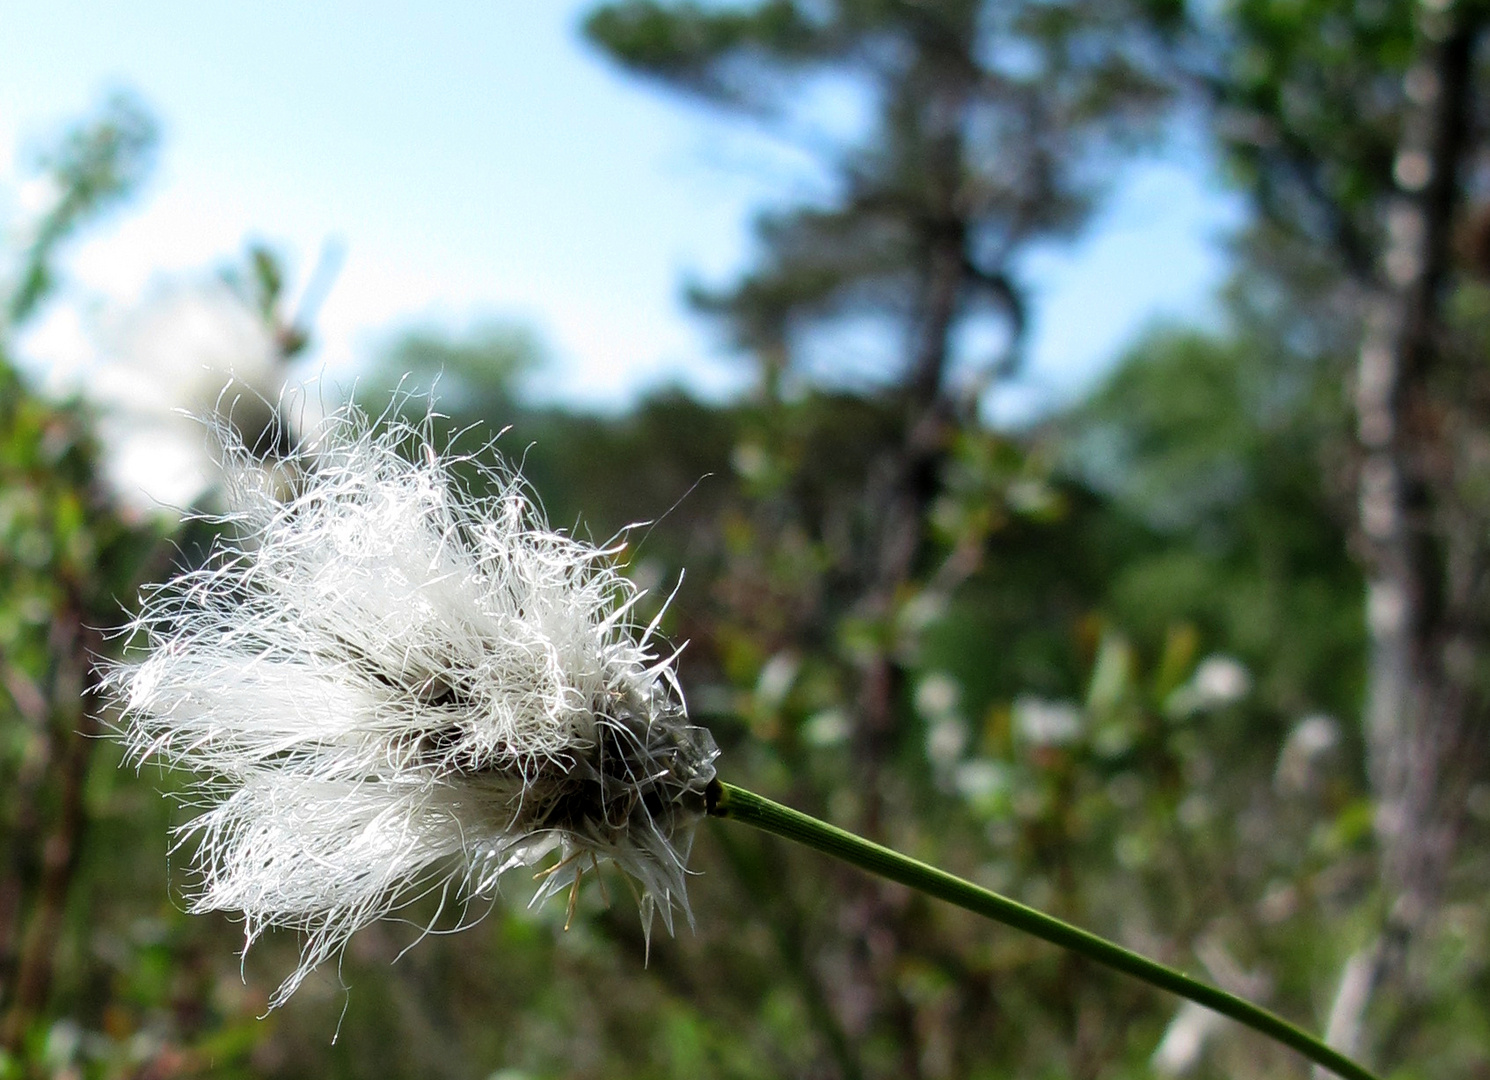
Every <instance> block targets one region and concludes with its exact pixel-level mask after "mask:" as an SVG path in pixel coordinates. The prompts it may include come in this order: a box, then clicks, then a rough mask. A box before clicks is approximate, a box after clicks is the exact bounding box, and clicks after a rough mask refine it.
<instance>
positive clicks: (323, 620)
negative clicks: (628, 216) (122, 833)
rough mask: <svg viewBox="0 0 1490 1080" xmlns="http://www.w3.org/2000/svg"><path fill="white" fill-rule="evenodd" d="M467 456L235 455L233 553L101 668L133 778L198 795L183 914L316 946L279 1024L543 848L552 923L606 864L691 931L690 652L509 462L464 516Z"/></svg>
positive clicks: (177, 583) (184, 835) (185, 833)
mask: <svg viewBox="0 0 1490 1080" xmlns="http://www.w3.org/2000/svg"><path fill="white" fill-rule="evenodd" d="M455 460H457V459H454V458H448V457H444V456H442V455H441V454H439V453H437V452H436V450H435V449H434V447H433V446H432V444H431V442H430V434H429V426H428V425H427V424H426V425H424V426H423V427H414V426H410V425H408V424H404V423H402V422H399V421H396V420H392V419H389V418H385V420H384V422H383V423H381V424H379V425H373V424H371V423H370V422H369V421H368V419H367V418H366V417H365V416H364V415H363V414H362V413H360V412H358V411H357V410H355V409H352V408H348V409H343V410H341V411H339V412H337V413H334V414H333V415H331V416H330V417H329V418H328V419H327V420H326V421H325V422H324V423H323V424H322V425H321V426H320V427H319V429H318V430H317V432H316V433H314V434H313V436H312V437H311V438H310V439H309V440H307V442H306V443H305V444H304V445H303V448H302V449H300V450H298V451H296V452H295V453H294V454H292V455H290V456H289V457H288V458H285V459H280V460H278V461H274V462H270V461H265V460H260V459H256V458H255V457H254V456H253V455H252V454H250V453H249V452H248V451H246V450H245V449H244V448H243V447H242V445H240V444H235V443H232V442H231V440H230V442H229V449H228V454H227V460H226V465H227V466H228V468H227V470H226V471H227V475H228V481H227V485H226V495H227V500H228V504H229V507H230V509H229V511H228V512H227V513H226V514H224V515H222V518H221V524H222V525H223V526H224V529H223V534H222V535H223V538H222V539H221V540H219V541H218V542H217V543H216V545H215V547H214V549H213V551H212V553H211V555H210V557H209V558H208V559H207V560H206V562H205V564H204V565H202V566H200V567H198V568H196V569H191V570H188V571H186V572H183V573H182V574H180V575H179V576H178V577H176V578H175V579H174V580H172V581H170V582H169V583H167V584H164V585H159V586H154V587H151V588H149V589H147V590H146V592H145V593H144V596H143V610H142V611H141V613H140V614H139V616H138V617H137V618H136V619H135V621H134V625H133V627H132V630H133V633H132V635H131V641H132V648H131V650H129V651H128V652H127V659H126V660H125V661H124V662H123V663H121V664H119V665H117V666H115V667H114V668H113V669H112V670H111V671H110V672H109V673H108V676H107V681H108V683H109V685H110V686H111V688H112V691H113V694H114V696H115V698H116V700H117V701H118V703H119V705H120V707H121V711H122V715H123V723H122V726H123V731H124V737H125V739H126V740H127V744H128V747H129V750H130V752H131V754H132V756H133V759H134V760H135V761H136V762H137V763H144V762H160V763H163V764H165V765H167V766H170V767H173V768H182V769H186V770H190V771H191V772H192V773H194V774H195V775H196V777H197V779H196V781H195V784H194V787H193V788H192V791H193V795H192V797H191V800H190V801H192V802H193V803H194V804H195V805H197V806H198V807H199V808H201V810H202V812H201V813H200V814H199V815H198V816H196V817H194V818H193V819H191V820H190V821H188V822H186V823H185V824H184V825H182V826H180V828H179V830H178V843H183V844H188V845H189V846H191V849H192V850H193V851H194V858H193V862H192V873H193V882H192V884H191V885H190V886H189V897H190V904H191V910H192V911H194V912H206V911H217V910H224V911H235V912H241V913H242V916H243V919H244V924H245V931H246V938H247V940H246V943H245V949H246V948H247V947H248V946H249V945H252V943H253V941H254V940H255V938H257V937H258V936H259V934H261V933H262V932H263V931H264V930H265V929H266V928H269V927H287V928H291V929H294V930H297V931H299V932H301V933H302V934H303V935H304V945H303V949H302V954H301V959H300V964H299V966H298V967H297V968H296V970H295V971H294V972H293V973H292V974H291V975H290V976H289V977H288V978H286V979H285V981H284V983H283V984H282V985H281V986H280V987H279V990H278V991H277V993H276V994H275V995H274V997H273V999H272V1001H271V1006H278V1005H280V1004H282V1003H283V1002H284V1001H285V1000H286V999H287V998H288V997H289V996H290V994H292V993H293V992H294V991H295V989H296V988H297V987H298V986H299V985H300V983H301V982H302V980H303V979H304V978H305V977H306V975H307V974H308V973H309V972H310V971H312V970H313V969H314V968H315V967H316V966H317V965H319V964H321V963H322V962H324V961H325V960H327V959H329V958H330V957H332V956H335V955H337V954H338V953H339V952H340V951H341V949H342V948H343V947H344V946H345V945H346V942H347V940H348V939H349V938H350V937H351V935H352V934H353V933H355V932H356V931H357V930H358V929H360V928H361V927H363V926H366V925H368V924H369V923H371V922H373V921H375V920H377V919H379V918H382V917H384V916H387V915H389V914H391V913H393V912H395V911H397V910H399V909H401V908H403V907H404V906H406V905H407V904H409V903H411V902H412V901H414V900H416V899H418V898H419V897H421V896H424V895H427V894H429V893H431V892H436V893H438V894H439V895H440V896H441V898H442V900H444V899H452V898H453V899H456V900H458V901H468V900H471V899H474V898H482V897H490V896H491V895H492V894H493V892H494V890H495V888H496V885H497V881H498V878H499V877H500V876H501V875H502V873H503V872H504V871H506V870H508V869H511V868H513V867H516V866H531V865H533V864H535V863H537V862H538V861H539V860H541V859H543V858H544V857H545V856H547V855H549V854H550V853H555V854H556V858H557V859H558V862H557V863H556V865H555V867H554V868H552V870H551V872H549V873H548V874H547V876H546V877H544V879H543V884H542V886H541V887H540V888H539V890H538V894H537V896H536V897H535V902H536V901H537V900H541V899H543V898H545V897H548V896H551V895H553V894H555V893H558V892H560V891H561V890H563V889H564V888H565V887H569V888H571V889H575V888H577V887H578V885H579V881H580V877H581V875H582V874H583V872H584V871H585V870H586V869H588V868H590V867H592V866H593V867H597V868H598V865H599V863H601V862H606V861H608V862H611V863H613V864H614V865H615V866H617V867H618V868H619V869H620V870H621V871H622V872H623V873H624V874H626V875H628V876H629V878H630V879H633V880H634V881H635V883H636V884H637V886H638V895H639V896H640V900H641V914H642V920H643V923H644V924H645V925H646V926H648V927H650V926H651V921H652V916H653V914H654V913H657V914H661V916H662V918H663V921H664V923H665V924H666V925H667V927H668V929H669V930H671V929H672V926H673V911H674V908H675V907H676V908H677V909H679V910H681V911H683V912H684V914H685V915H689V911H688V905H687V898H686V894H685V890H684V879H685V875H686V873H687V871H686V868H685V862H686V859H687V855H688V850H689V847H690V844H691V838H692V833H693V827H694V825H695V824H696V823H697V821H698V820H699V818H700V817H701V816H702V814H703V808H704V791H705V788H706V787H707V785H708V784H709V782H710V781H711V780H712V779H713V777H714V765H713V761H714V758H715V757H716V755H717V750H716V749H715V746H714V742H713V740H712V739H711V738H710V736H709V734H708V732H707V731H705V730H703V729H701V728H698V727H695V726H692V725H691V724H689V722H688V718H687V713H686V710H685V707H684V703H683V698H682V694H681V692H680V690H679V687H678V683H677V678H676V675H675V673H674V669H673V660H674V658H675V657H676V653H673V654H671V655H659V653H658V652H657V651H656V648H655V646H654V637H653V631H654V629H655V626H656V622H655V620H654V621H653V623H652V625H650V626H647V627H644V628H643V627H638V626H637V625H636V624H635V622H634V619H633V615H632V612H633V608H634V605H635V603H636V601H637V599H638V598H639V595H640V594H639V593H638V591H637V589H636V587H635V586H634V585H633V584H632V583H631V581H630V580H629V579H627V578H626V577H625V576H624V575H623V574H622V573H621V572H620V571H619V570H618V569H617V566H616V558H617V555H618V553H619V551H620V545H619V544H618V545H614V546H612V547H608V548H600V547H596V546H594V545H591V544H588V543H585V542H583V541H580V540H577V539H575V538H573V537H571V536H568V535H565V534H563V533H559V532H554V531H552V530H550V529H549V528H548V527H547V526H546V525H545V524H544V522H543V520H542V515H541V514H540V513H539V512H538V510H537V509H536V508H535V505H534V502H533V500H532V499H531V498H530V497H529V496H528V494H527V489H526V488H525V486H524V484H523V481H522V479H521V477H520V476H518V475H517V474H516V473H515V472H512V471H510V470H507V469H506V468H505V467H503V466H501V465H500V464H498V465H495V466H492V465H487V466H481V468H482V469H483V472H482V476H483V479H484V481H485V484H486V486H487V487H488V488H489V489H490V490H491V491H492V492H494V493H493V494H488V495H482V496H479V497H478V496H475V495H472V494H470V493H469V492H468V489H467V488H465V487H463V486H461V485H460V484H459V483H457V482H456V481H455V480H454V478H453V477H452V474H451V469H450V466H451V464H452V463H453V462H454V461H455ZM458 460H462V461H467V462H471V459H470V458H462V459H458ZM473 464H474V463H473ZM571 899H572V893H571ZM442 906H443V904H442ZM689 917H690V918H691V915H689Z"/></svg>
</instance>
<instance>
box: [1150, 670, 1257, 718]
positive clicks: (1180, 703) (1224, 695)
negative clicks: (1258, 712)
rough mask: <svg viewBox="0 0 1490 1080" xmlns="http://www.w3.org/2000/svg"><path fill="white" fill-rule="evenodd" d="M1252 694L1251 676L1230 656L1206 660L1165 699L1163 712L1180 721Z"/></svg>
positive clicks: (1220, 707) (1222, 707) (1223, 706)
mask: <svg viewBox="0 0 1490 1080" xmlns="http://www.w3.org/2000/svg"><path fill="white" fill-rule="evenodd" d="M1251 692H1252V673H1251V672H1250V671H1248V670H1247V667H1246V665H1245V664H1243V663H1242V662H1241V661H1240V660H1237V659H1235V658H1234V657H1230V656H1221V655H1216V656H1208V657H1206V658H1205V659H1204V660H1202V661H1201V662H1200V663H1199V664H1198V665H1196V668H1195V672H1194V674H1192V675H1191V676H1190V680H1189V681H1188V682H1186V683H1185V684H1184V685H1183V686H1180V687H1179V688H1177V689H1176V690H1175V691H1174V693H1172V694H1170V695H1169V700H1167V701H1166V702H1165V703H1164V708H1165V710H1166V711H1167V712H1168V713H1169V714H1170V715H1171V716H1173V717H1176V718H1183V717H1187V716H1192V715H1194V714H1195V713H1202V712H1209V711H1212V710H1215V709H1224V708H1225V707H1226V706H1228V705H1235V704H1236V703H1237V702H1238V701H1241V700H1242V699H1243V698H1245V697H1246V696H1247V695H1248V694H1250V693H1251Z"/></svg>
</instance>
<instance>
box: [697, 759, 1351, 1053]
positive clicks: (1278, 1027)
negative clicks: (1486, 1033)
mask: <svg viewBox="0 0 1490 1080" xmlns="http://www.w3.org/2000/svg"><path fill="white" fill-rule="evenodd" d="M707 798H708V808H709V813H710V814H711V815H712V816H714V817H720V818H730V819H732V820H734V821H740V822H744V823H745V824H747V825H754V826H755V827H756V828H757V829H762V830H764V831H765V832H769V833H775V834H776V835H777V836H782V837H785V838H786V839H788V840H795V841H796V842H797V843H799V844H805V845H807V846H808V847H810V848H815V849H816V850H818V851H821V852H823V853H824V854H826V855H832V856H834V857H835V858H838V859H842V860H843V861H844V862H847V863H852V864H853V865H854V866H857V867H859V868H860V869H861V870H868V871H869V872H870V873H871V874H878V875H879V876H880V877H883V878H888V879H889V880H891V881H898V882H900V884H902V885H907V886H909V887H910V888H912V889H917V890H919V891H920V892H923V893H926V894H927V895H928V896H935V897H937V898H938V899H940V900H945V901H947V902H948V903H950V904H956V905H957V906H958V907H962V908H966V909H967V910H968V911H972V912H976V913H977V914H979V915H984V916H986V917H988V918H990V919H993V920H994V921H995V922H1001V923H1003V924H1004V925H1006V926H1012V927H1014V929H1016V930H1023V931H1024V932H1025V933H1027V934H1033V935H1034V936H1035V937H1038V938H1043V939H1044V940H1046V941H1048V942H1051V943H1052V944H1054V945H1059V946H1060V947H1061V948H1063V949H1070V950H1071V951H1072V952H1075V953H1079V954H1080V955H1082V956H1085V957H1087V958H1088V959H1090V960H1095V961H1096V962H1097V963H1099V964H1105V965H1106V966H1107V967H1110V968H1114V969H1116V970H1117V971H1121V972H1123V973H1124V974H1127V975H1132V976H1133V977H1134V978H1137V979H1142V980H1143V981H1144V982H1146V983H1149V984H1151V985H1153V986H1157V987H1159V988H1160V989H1163V990H1168V991H1169V992H1170V993H1173V994H1178V995H1179V996H1180V997H1183V998H1188V999H1189V1000H1191V1001H1194V1002H1197V1003H1199V1004H1201V1005H1204V1006H1205V1007H1206V1008H1208V1009H1214V1010H1215V1011H1216V1012H1218V1013H1220V1014H1221V1015H1222V1016H1228V1017H1230V1018H1231V1019H1233V1020H1236V1021H1238V1022H1239V1023H1242V1024H1246V1025H1247V1026H1248V1027H1250V1028H1253V1029H1254V1030H1257V1031H1260V1032H1262V1033H1263V1034H1264V1035H1267V1036H1269V1037H1271V1038H1273V1039H1276V1040H1277V1041H1278V1042H1280V1043H1282V1044H1283V1045H1284V1046H1289V1047H1292V1048H1293V1049H1295V1050H1297V1051H1298V1052H1299V1053H1301V1054H1303V1055H1304V1056H1305V1057H1306V1058H1308V1059H1309V1060H1310V1061H1313V1062H1315V1063H1316V1064H1318V1065H1322V1066H1324V1067H1325V1068H1326V1069H1329V1070H1330V1071H1331V1072H1333V1073H1335V1074H1336V1075H1337V1076H1342V1077H1345V1078H1346V1080H1378V1078H1377V1077H1376V1076H1375V1075H1374V1074H1373V1073H1371V1072H1369V1071H1367V1070H1366V1069H1365V1068H1363V1067H1362V1066H1360V1065H1357V1064H1356V1063H1355V1062H1354V1061H1351V1060H1350V1059H1349V1058H1348V1057H1346V1056H1344V1055H1343V1054H1341V1053H1339V1052H1338V1051H1336V1050H1333V1049H1331V1048H1330V1047H1328V1046H1326V1045H1325V1044H1324V1043H1323V1042H1321V1041H1320V1040H1319V1039H1317V1038H1315V1037H1314V1036H1313V1035H1310V1034H1309V1033H1308V1032H1307V1031H1305V1030H1304V1029H1303V1028H1300V1027H1296V1026H1295V1025H1293V1024H1290V1023H1289V1022H1288V1021H1287V1020H1284V1019H1283V1018H1282V1017H1281V1016H1278V1015H1276V1014H1274V1013H1271V1012H1269V1011H1268V1010H1267V1009H1264V1008H1261V1007H1259V1006H1257V1005H1253V1004H1252V1003H1251V1002H1249V1001H1244V1000H1243V999H1241V998H1239V997H1237V996H1236V995H1234V994H1228V993H1227V992H1226V991H1224V990H1221V989H1218V988H1217V987H1214V986H1210V985H1207V984H1206V983H1203V982H1200V981H1199V980H1198V979H1192V978H1190V976H1188V975H1185V974H1183V973H1181V972H1178V971H1176V970H1174V969H1173V968H1171V967H1166V966H1165V965H1163V964H1160V963H1158V962H1157V961H1154V960H1150V959H1148V958H1147V957H1143V956H1140V955H1139V954H1138V953H1135V952H1131V951H1130V950H1128V949H1125V948H1123V947H1122V946H1121V945H1116V944H1114V943H1113V942H1111V941H1108V940H1107V939H1105V938H1100V937H1098V936H1097V935H1096V934H1091V933H1088V932H1087V931H1085V930H1082V929H1079V928H1078V927H1075V926H1072V925H1071V924H1070V923H1065V922H1062V921H1061V920H1059V919H1056V918H1053V917H1051V916H1049V915H1046V914H1044V913H1042V912H1039V911H1036V910H1035V909H1034V908H1032V907H1026V906H1025V905H1024V904H1021V903H1019V902H1018V901H1016V900H1010V899H1008V898H1007V897H1004V896H1000V895H998V893H995V892H990V891H989V890H987V889H984V888H980V887H979V886H977V885H974V884H972V883H971V882H968V881H963V880H962V879H961V878H958V877H953V876H952V875H951V874H948V873H946V872H945V871H943V870H938V869H937V868H936V867H934V866H928V865H927V864H926V863H923V862H920V861H918V860H916V859H912V858H911V857H910V856H908V855H902V854H900V853H899V852H897V851H891V850H890V849H889V848H887V847H883V846H881V845H880V844H876V843H874V842H873V841H871V840H865V839H864V838H863V837H861V836H855V835H854V834H853V833H851V832H846V831H844V830H843V829H840V828H838V827H837V826H836V825H829V824H828V823H827V822H825V821H819V820H818V819H817V818H814V817H809V816H808V815H806V814H803V813H801V812H800V811H797V810H793V809H791V808H790V807H788V806H782V805H781V804H780V803H777V802H772V801H771V800H770V799H767V798H763V797H762V796H760V795H756V794H754V793H753V792H750V791H746V790H745V789H744V788H738V787H735V786H734V785H733V784H726V783H723V782H722V781H719V780H715V781H714V782H713V783H712V784H710V785H709V791H708V795H707Z"/></svg>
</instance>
